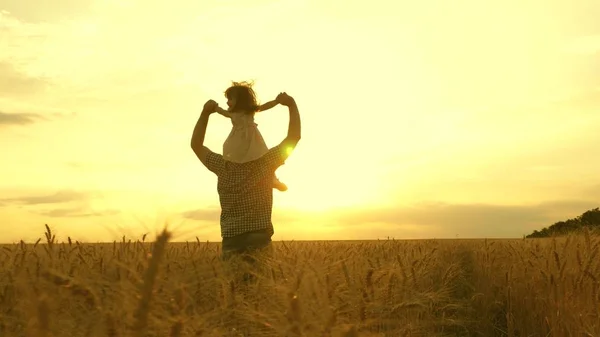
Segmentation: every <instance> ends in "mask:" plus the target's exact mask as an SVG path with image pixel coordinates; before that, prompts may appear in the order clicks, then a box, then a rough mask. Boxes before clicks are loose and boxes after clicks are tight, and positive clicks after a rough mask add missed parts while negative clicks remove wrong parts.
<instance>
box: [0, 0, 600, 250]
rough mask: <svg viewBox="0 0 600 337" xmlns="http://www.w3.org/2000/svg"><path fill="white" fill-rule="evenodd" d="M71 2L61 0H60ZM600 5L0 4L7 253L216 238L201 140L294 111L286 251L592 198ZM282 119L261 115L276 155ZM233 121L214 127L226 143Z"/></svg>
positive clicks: (491, 222) (215, 143)
mask: <svg viewBox="0 0 600 337" xmlns="http://www.w3.org/2000/svg"><path fill="white" fill-rule="evenodd" d="M59 4H60V5H59ZM598 17H600V2H598V1H597V0H574V1H569V2H565V1H562V0H543V1H542V0H535V1H526V2H525V1H517V0H491V1H479V0H457V1H433V0H426V1H404V2H396V1H388V0H374V1H367V2H365V1H354V0H353V1H350V0H348V1H341V0H336V1H333V0H331V1H325V0H321V1H318V0H314V1H309V0H305V1H304V0H285V1H272V0H260V1H242V0H237V1H233V0H231V1H229V0H228V1H192V0H173V1H152V2H151V1H145V0H120V1H116V0H61V1H59V2H52V3H51V4H50V2H40V1H33V0H0V155H1V156H0V158H2V164H1V165H0V179H1V180H0V221H1V222H2V226H0V241H2V242H12V241H15V240H19V239H24V240H35V239H37V238H38V237H40V236H41V235H42V232H43V225H44V224H45V223H48V224H49V225H51V226H52V227H53V228H55V230H56V231H57V233H58V234H57V236H58V237H59V239H61V240H62V239H65V238H66V236H67V235H70V236H71V237H73V238H75V239H79V240H83V241H103V240H112V239H113V238H115V237H119V236H121V235H123V234H126V235H131V236H134V237H138V236H141V234H143V233H145V232H150V233H151V234H152V233H154V232H155V231H156V230H157V229H158V228H159V227H161V226H162V225H163V224H164V223H165V222H168V223H170V224H171V227H172V228H173V229H176V239H178V240H187V239H193V238H194V237H195V236H198V237H199V239H200V240H219V239H220V232H219V225H218V218H219V207H218V198H217V193H216V177H215V176H214V175H213V174H212V173H210V172H209V171H207V170H206V169H205V168H204V167H203V166H202V164H201V163H200V161H199V160H198V159H197V158H196V157H195V156H194V154H193V152H192V151H191V149H190V147H189V139H190V135H191V132H192V129H193V127H194V124H195V122H196V120H197V118H198V116H199V114H200V111H201V108H202V105H203V104H204V102H205V101H206V100H207V99H215V100H217V102H219V103H220V104H221V106H225V99H224V97H223V91H224V90H225V89H226V88H227V86H228V85H229V84H230V81H231V80H236V81H241V80H255V83H256V85H255V89H256V90H257V94H258V95H259V98H260V99H261V100H262V101H263V102H266V101H268V100H271V99H273V98H274V97H275V96H276V95H277V93H279V92H280V91H286V92H288V93H289V94H290V95H292V96H294V97H295V98H296V100H297V102H298V105H299V107H300V111H301V116H302V122H303V138H302V141H301V142H300V144H299V145H298V148H297V149H296V151H295V152H294V154H293V155H292V156H291V157H290V159H289V160H288V161H287V163H286V165H284V166H282V167H281V168H280V169H279V170H278V171H277V172H278V176H279V177H280V179H281V180H282V181H283V182H285V183H286V184H287V185H288V186H289V190H288V191H287V192H285V193H280V192H277V191H275V205H274V215H273V221H274V225H275V231H276V234H275V237H274V239H276V240H279V239H284V240H291V239H313V238H314V239H376V238H386V237H388V236H390V237H395V238H444V237H447V238H454V237H456V236H458V237H463V238H467V237H520V236H521V235H523V234H528V233H530V232H531V231H532V230H533V229H539V228H541V227H543V226H547V225H550V224H552V223H554V222H556V221H559V220H564V219H566V218H570V217H574V216H577V215H579V214H581V213H582V212H584V211H586V210H588V209H590V208H593V207H598V206H600V205H599V204H598V202H599V200H600V169H598V168H599V167H600V156H598V144H600V133H599V132H598V130H599V129H600V113H598V112H600V21H598V20H597V18H598ZM287 120H288V117H287V111H286V109H285V108H284V107H276V108H274V109H272V110H269V111H265V112H263V113H261V114H260V115H258V116H257V123H258V124H259V128H260V129H261V132H262V133H263V136H264V137H265V139H266V141H267V144H268V145H269V146H274V145H276V144H277V143H278V142H279V141H281V139H282V138H283V137H284V136H285V134H286V127H287ZM229 123H230V122H229V121H228V120H226V119H224V118H222V117H221V116H216V115H215V116H214V117H211V120H210V123H209V129H208V134H207V143H208V146H209V147H210V148H211V149H212V150H213V151H216V152H220V151H221V146H222V142H223V141H224V140H225V138H226V137H227V134H228V132H229V128H230V124H229Z"/></svg>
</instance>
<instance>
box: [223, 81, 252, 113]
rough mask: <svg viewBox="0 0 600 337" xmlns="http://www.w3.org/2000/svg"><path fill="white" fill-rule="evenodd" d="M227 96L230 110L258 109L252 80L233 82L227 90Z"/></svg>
mask: <svg viewBox="0 0 600 337" xmlns="http://www.w3.org/2000/svg"><path fill="white" fill-rule="evenodd" d="M225 97H226V98H227V106H228V107H229V109H228V110H229V111H232V112H238V111H243V112H246V113H255V112H256V111H258V108H259V105H258V102H257V100H256V94H255V93H254V90H253V89H252V83H251V82H232V85H231V86H230V87H229V88H227V90H225Z"/></svg>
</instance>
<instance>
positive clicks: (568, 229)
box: [525, 207, 600, 238]
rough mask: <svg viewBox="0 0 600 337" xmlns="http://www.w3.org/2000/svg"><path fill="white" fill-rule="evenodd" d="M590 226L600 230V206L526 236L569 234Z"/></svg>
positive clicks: (539, 236) (538, 236)
mask: <svg viewBox="0 0 600 337" xmlns="http://www.w3.org/2000/svg"><path fill="white" fill-rule="evenodd" d="M586 227H587V228H590V229H593V230H595V231H596V230H597V231H600V208H599V207H596V208H594V209H591V210H589V211H586V212H584V213H583V214H581V215H580V216H578V217H576V218H574V219H568V220H566V221H559V222H556V223H554V224H553V225H551V226H550V227H544V228H543V229H542V230H540V231H537V230H534V231H533V233H531V234H529V235H527V236H525V237H526V238H545V237H550V236H561V235H567V234H569V233H573V232H576V231H579V230H581V229H583V228H586Z"/></svg>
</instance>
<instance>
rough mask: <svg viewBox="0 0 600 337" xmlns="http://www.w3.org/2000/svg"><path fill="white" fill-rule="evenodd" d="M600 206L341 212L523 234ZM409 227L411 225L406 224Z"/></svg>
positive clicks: (343, 218) (345, 216)
mask: <svg viewBox="0 0 600 337" xmlns="http://www.w3.org/2000/svg"><path fill="white" fill-rule="evenodd" d="M598 206H600V205H599V203H598V202H593V201H586V200H561V201H555V202H545V203H540V204H537V205H523V206H520V205H514V206H512V205H488V204H446V203H430V204H421V205H416V206H412V207H396V208H391V207H390V208H378V209H377V208H375V209H363V210H355V211H353V210H347V211H343V212H339V213H338V214H340V215H339V216H337V218H336V219H337V221H338V222H339V223H340V224H343V225H344V226H363V225H365V224H369V223H379V224H382V223H383V224H388V225H389V226H395V227H394V228H397V229H398V234H400V235H401V234H402V228H403V227H404V228H406V229H411V230H414V229H415V228H417V227H421V226H423V227H425V228H427V235H431V236H434V237H454V236H455V235H459V236H460V237H489V236H490V235H493V236H496V237H502V236H504V237H519V236H521V235H523V234H529V233H530V232H532V231H533V230H534V229H541V228H543V227H546V226H549V225H551V224H553V223H555V222H557V221H560V220H565V219H567V218H572V217H575V216H577V215H579V214H581V213H583V212H585V211H586V210H589V209H592V208H595V207H598ZM406 226H408V227H406Z"/></svg>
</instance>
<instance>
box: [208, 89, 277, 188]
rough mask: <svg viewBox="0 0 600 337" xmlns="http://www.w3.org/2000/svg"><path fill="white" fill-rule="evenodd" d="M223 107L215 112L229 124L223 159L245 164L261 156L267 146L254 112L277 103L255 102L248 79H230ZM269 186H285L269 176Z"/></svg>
mask: <svg viewBox="0 0 600 337" xmlns="http://www.w3.org/2000/svg"><path fill="white" fill-rule="evenodd" d="M225 97H226V98H227V106H228V107H229V108H228V109H227V110H225V109H223V108H221V107H217V112H218V113H219V114H221V115H223V116H225V117H227V118H230V119H231V124H233V127H232V129H231V132H230V133H229V136H228V137H227V139H226V140H225V143H223V158H224V159H225V160H229V161H232V162H236V163H245V162H249V161H252V160H256V159H258V158H260V157H262V156H263V155H264V154H265V153H267V151H269V148H268V147H267V144H266V143H265V140H264V139H263V137H262V135H261V133H260V131H258V128H257V124H256V123H254V114H255V113H256V112H259V111H265V110H268V109H271V108H273V107H275V106H277V104H279V102H277V100H273V101H270V102H267V103H265V104H263V105H258V103H257V101H256V94H255V93H254V90H253V89H252V84H251V83H248V82H239V83H238V82H233V85H232V86H231V87H229V88H228V89H227V90H226V91H225ZM273 187H274V188H276V189H278V190H279V191H286V190H287V186H286V185H285V184H284V183H282V182H281V181H279V179H277V177H276V176H273Z"/></svg>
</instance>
